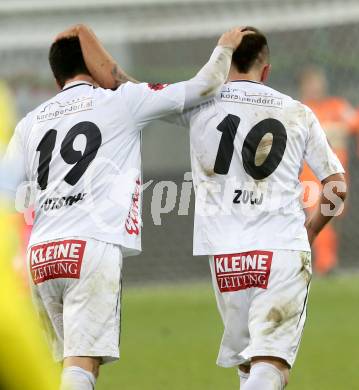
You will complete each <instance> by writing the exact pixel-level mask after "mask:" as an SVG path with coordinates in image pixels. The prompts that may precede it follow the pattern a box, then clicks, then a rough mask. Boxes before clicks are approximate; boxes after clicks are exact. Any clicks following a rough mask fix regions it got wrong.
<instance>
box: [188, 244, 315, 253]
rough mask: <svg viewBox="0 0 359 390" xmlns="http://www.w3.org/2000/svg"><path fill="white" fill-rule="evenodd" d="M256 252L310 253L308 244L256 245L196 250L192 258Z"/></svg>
mask: <svg viewBox="0 0 359 390" xmlns="http://www.w3.org/2000/svg"><path fill="white" fill-rule="evenodd" d="M256 250H272V251H275V250H278V251H279V250H289V251H305V252H311V248H310V245H309V243H308V244H307V245H298V246H276V247H271V246H270V245H256V246H250V247H235V248H229V249H228V248H226V249H224V248H217V249H212V250H205V249H198V250H193V256H216V255H231V254H233V253H242V252H250V251H256Z"/></svg>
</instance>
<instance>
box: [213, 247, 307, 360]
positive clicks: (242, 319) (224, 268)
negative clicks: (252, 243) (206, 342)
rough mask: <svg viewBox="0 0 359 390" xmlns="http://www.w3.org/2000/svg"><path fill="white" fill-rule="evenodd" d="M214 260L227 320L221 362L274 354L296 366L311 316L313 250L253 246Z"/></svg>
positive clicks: (218, 293)
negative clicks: (255, 247) (307, 313)
mask: <svg viewBox="0 0 359 390" xmlns="http://www.w3.org/2000/svg"><path fill="white" fill-rule="evenodd" d="M209 260H210V266H211V272H212V280H213V286H214V291H215V294H216V299H217V305H218V308H219V312H220V314H221V316H222V319H223V323H224V334H223V338H222V342H221V346H220V351H219V355H218V359H217V364H218V365H219V366H222V367H234V366H237V365H239V364H246V363H248V362H249V361H250V359H251V358H252V357H254V356H274V357H278V358H281V359H283V360H285V361H286V362H287V363H288V364H289V366H290V367H291V366H292V365H293V363H294V361H295V358H296V355H297V352H298V347H299V344H300V340H301V337H302V333H303V328H304V324H305V321H306V308H307V299H308V293H309V287H310V281H311V277H312V267H311V254H310V252H303V251H291V250H274V251H273V250H272V251H251V252H246V253H238V254H231V255H219V256H210V258H209Z"/></svg>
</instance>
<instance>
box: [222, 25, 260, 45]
mask: <svg viewBox="0 0 359 390" xmlns="http://www.w3.org/2000/svg"><path fill="white" fill-rule="evenodd" d="M250 34H255V32H254V31H251V30H245V27H235V28H233V29H231V30H229V31H226V32H225V33H224V34H223V35H222V36H221V38H220V39H219V41H218V44H219V45H221V46H226V47H231V48H232V49H233V50H236V49H237V47H238V46H239V45H240V44H241V42H242V40H243V38H244V37H245V36H247V35H250Z"/></svg>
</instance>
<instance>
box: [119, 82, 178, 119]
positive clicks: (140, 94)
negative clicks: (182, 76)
mask: <svg viewBox="0 0 359 390" xmlns="http://www.w3.org/2000/svg"><path fill="white" fill-rule="evenodd" d="M121 95H122V98H123V99H124V101H125V102H126V105H127V107H128V109H129V111H130V113H131V115H132V116H133V119H134V120H135V121H136V122H137V123H139V124H140V125H142V126H144V125H146V124H147V123H148V122H151V121H153V120H155V119H160V118H162V117H164V116H167V115H172V114H180V113H182V111H183V108H184V103H185V83H184V82H181V83H176V84H170V85H168V84H147V83H141V84H135V83H131V82H127V83H126V84H124V85H123V86H121Z"/></svg>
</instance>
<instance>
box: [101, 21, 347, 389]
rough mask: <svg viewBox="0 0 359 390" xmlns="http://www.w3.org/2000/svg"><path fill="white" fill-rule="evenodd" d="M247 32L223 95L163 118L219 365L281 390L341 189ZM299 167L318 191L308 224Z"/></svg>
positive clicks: (337, 168) (318, 133)
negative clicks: (321, 237)
mask: <svg viewBox="0 0 359 390" xmlns="http://www.w3.org/2000/svg"><path fill="white" fill-rule="evenodd" d="M243 31H251V32H252V34H249V35H247V36H246V37H244V39H243V41H242V43H241V45H240V46H239V48H238V49H237V50H236V51H235V53H234V55H233V59H232V66H231V71H230V74H229V78H228V80H227V83H226V84H225V85H224V87H223V89H222V90H221V91H220V93H219V94H218V95H217V96H216V97H215V98H214V99H212V100H211V101H209V102H206V103H204V104H202V105H200V106H198V107H195V108H191V109H188V110H185V111H184V112H183V113H182V114H180V115H177V116H172V117H170V118H168V119H167V120H170V121H173V122H176V123H179V124H182V125H184V126H186V127H189V128H190V144H191V162H192V172H193V181H194V187H195V191H196V212H195V225H194V254H195V255H208V256H209V261H210V267H211V271H212V279H213V286H214V290H215V294H216V298H217V304H218V308H219V311H220V314H221V316H222V318H223V322H224V334H223V338H222V343H221V346H220V352H219V356H218V361H217V363H218V364H219V365H220V366H223V367H237V366H238V367H239V376H240V386H241V389H243V390H281V389H283V388H284V387H285V386H286V385H287V383H288V378H289V370H290V369H291V367H292V366H293V364H294V361H295V358H296V355H297V352H298V347H299V344H300V340H301V337H302V333H303V329H304V324H305V321H306V307H307V301H308V293H309V287H310V282H311V276H312V269H311V244H312V242H313V240H314V239H315V237H316V236H317V235H318V233H319V232H320V231H321V229H322V228H323V227H324V226H325V224H326V223H327V222H328V221H329V220H330V219H331V218H332V217H333V216H335V215H336V214H338V213H339V212H340V211H341V210H342V203H343V200H344V198H345V196H346V183H345V179H344V176H343V173H344V169H343V167H342V165H341V163H340V162H339V160H338V158H337V156H336V155H335V154H334V152H333V150H332V149H331V147H330V145H329V143H328V141H327V138H326V136H325V134H324V131H323V129H322V128H321V126H320V124H319V122H318V120H317V118H316V117H315V115H314V114H313V112H312V111H311V110H310V109H309V108H308V107H306V106H305V105H304V104H302V103H300V102H298V101H296V100H293V99H292V98H291V97H289V96H287V95H284V94H282V93H280V92H278V91H276V90H274V89H272V88H270V87H268V86H266V85H264V83H265V82H266V81H267V78H268V75H269V72H270V68H271V67H270V62H269V47H268V43H267V39H266V37H265V36H264V35H263V33H261V32H260V31H258V30H257V29H255V28H252V27H247V28H245V29H243ZM108 77H110V76H109V75H108ZM104 79H106V77H105V76H104ZM304 160H305V161H306V162H307V163H308V165H309V166H310V168H311V169H312V170H313V172H314V173H315V174H316V176H317V178H318V179H319V180H320V181H321V183H322V185H323V191H322V195H321V197H320V202H319V204H318V207H317V209H316V210H315V211H314V212H313V213H312V214H310V215H309V216H308V217H306V213H305V211H304V209H303V207H302V202H301V200H302V196H301V195H302V191H301V189H302V188H301V184H300V182H299V175H300V172H301V170H302V166H303V162H304Z"/></svg>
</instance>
